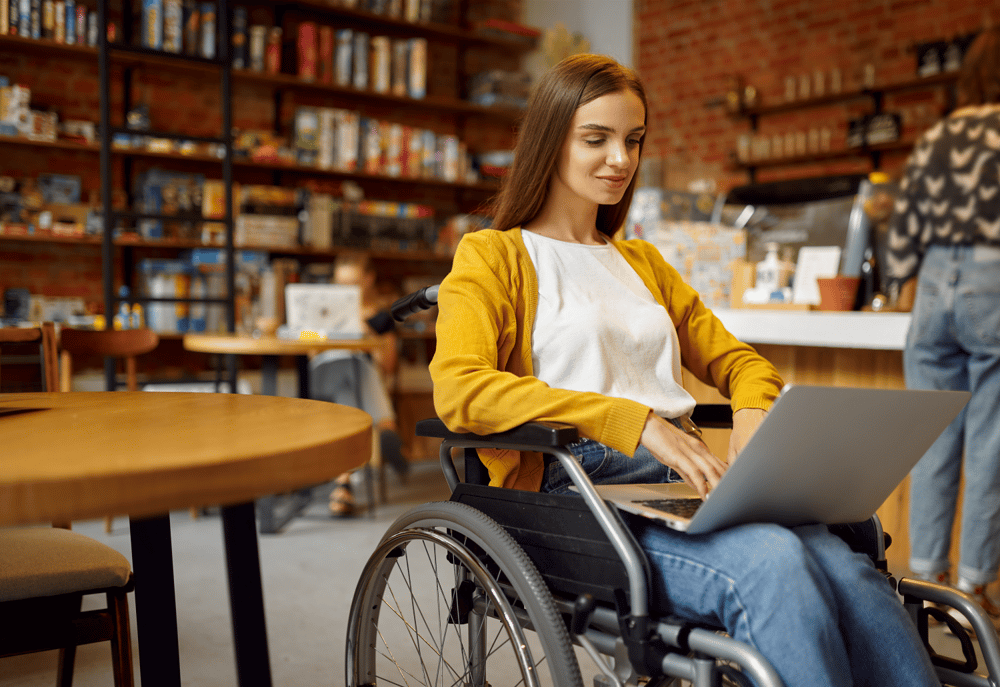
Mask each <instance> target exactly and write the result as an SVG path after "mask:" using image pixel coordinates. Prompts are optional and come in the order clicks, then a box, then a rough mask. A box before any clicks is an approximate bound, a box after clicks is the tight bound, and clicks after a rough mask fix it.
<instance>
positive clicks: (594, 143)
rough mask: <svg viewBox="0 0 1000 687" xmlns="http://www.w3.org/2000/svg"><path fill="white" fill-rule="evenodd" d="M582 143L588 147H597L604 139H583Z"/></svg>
mask: <svg viewBox="0 0 1000 687" xmlns="http://www.w3.org/2000/svg"><path fill="white" fill-rule="evenodd" d="M583 142H584V143H586V144H587V145H589V146H599V145H601V144H602V143H604V139H603V138H587V139H584V141H583Z"/></svg>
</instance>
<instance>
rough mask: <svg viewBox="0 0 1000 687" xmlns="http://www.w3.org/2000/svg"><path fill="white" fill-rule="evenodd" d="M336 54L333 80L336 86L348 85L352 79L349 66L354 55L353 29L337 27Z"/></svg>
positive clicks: (351, 64) (350, 66)
mask: <svg viewBox="0 0 1000 687" xmlns="http://www.w3.org/2000/svg"><path fill="white" fill-rule="evenodd" d="M336 41H337V47H336V54H335V56H334V65H333V82H334V83H335V84H337V85H338V86H350V85H351V81H352V74H351V68H352V66H353V55H354V31H352V30H351V29H337V34H336Z"/></svg>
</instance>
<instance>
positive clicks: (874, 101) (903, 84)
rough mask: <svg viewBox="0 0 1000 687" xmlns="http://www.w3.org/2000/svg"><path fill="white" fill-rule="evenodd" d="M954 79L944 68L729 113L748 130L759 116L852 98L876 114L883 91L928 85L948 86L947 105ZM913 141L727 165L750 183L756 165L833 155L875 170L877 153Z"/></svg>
mask: <svg viewBox="0 0 1000 687" xmlns="http://www.w3.org/2000/svg"><path fill="white" fill-rule="evenodd" d="M957 80H958V74H957V72H944V73H941V74H935V75H934V76H927V77H915V78H913V79H907V80H904V81H898V82H895V83H889V84H883V85H880V86H878V87H875V88H864V89H859V90H851V91H842V92H840V93H829V94H826V95H823V96H820V97H816V98H804V99H802V100H792V101H788V102H781V103H775V104H772V105H758V106H756V107H747V108H743V109H741V110H739V111H738V112H735V113H733V115H732V116H734V117H740V118H745V119H747V120H749V122H750V128H751V130H753V131H756V130H757V126H758V124H759V120H760V118H761V117H771V116H775V115H781V114H786V113H790V112H800V111H802V110H809V109H818V108H823V107H830V106H842V105H846V104H848V103H852V102H856V101H864V100H868V101H870V102H871V114H879V113H881V112H882V111H883V105H884V100H885V96H886V95H889V94H894V93H901V92H904V91H914V90H922V89H931V88H949V89H952V93H951V97H950V99H949V106H948V109H951V107H953V106H954V95H953V89H954V86H955V84H956V82H957ZM913 144H914V142H913V141H893V142H891V143H884V144H879V145H870V146H861V147H857V148H842V149H837V150H825V151H820V152H814V153H809V154H806V155H784V156H781V157H772V158H765V159H760V160H748V161H737V162H734V163H733V164H732V165H731V168H732V169H741V170H744V171H746V172H748V173H749V175H750V181H751V183H753V182H754V181H755V180H756V171H757V170H758V169H765V168H777V167H785V166H792V165H802V164H810V163H814V162H823V161H827V160H836V159H849V158H857V159H863V158H867V159H869V160H870V161H871V164H872V168H873V169H876V170H877V169H879V167H880V165H881V156H882V154H883V153H889V152H897V151H902V150H909V149H911V148H912V147H913ZM733 158H734V159H737V156H736V155H735V154H734V155H733Z"/></svg>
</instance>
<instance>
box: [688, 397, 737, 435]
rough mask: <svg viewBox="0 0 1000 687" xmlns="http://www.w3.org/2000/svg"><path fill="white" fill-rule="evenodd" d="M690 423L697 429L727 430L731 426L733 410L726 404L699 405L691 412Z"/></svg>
mask: <svg viewBox="0 0 1000 687" xmlns="http://www.w3.org/2000/svg"><path fill="white" fill-rule="evenodd" d="M691 421H692V422H694V423H695V424H696V425H698V426H699V427H713V428H724V429H728V428H731V427H732V426H733V409H732V408H731V407H730V406H729V404H727V403H699V404H698V405H696V406H695V407H694V410H692V411H691Z"/></svg>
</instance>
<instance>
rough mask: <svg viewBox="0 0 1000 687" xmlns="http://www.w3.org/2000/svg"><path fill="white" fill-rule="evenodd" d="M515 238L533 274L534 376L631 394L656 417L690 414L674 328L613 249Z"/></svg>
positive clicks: (527, 235)
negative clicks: (535, 302) (521, 244)
mask: <svg viewBox="0 0 1000 687" xmlns="http://www.w3.org/2000/svg"><path fill="white" fill-rule="evenodd" d="M521 235H522V236H523V237H524V245H525V246H526V247H527V249H528V255H529V256H530V257H531V261H532V263H534V266H535V273H536V274H537V276H538V312H537V314H536V316H535V323H534V328H533V330H532V338H531V340H532V344H531V350H532V365H533V366H534V370H535V376H536V377H538V378H539V379H541V380H542V381H543V382H545V383H547V384H548V385H549V386H551V387H553V388H558V389H571V390H573V391H592V392H597V393H599V394H603V395H605V396H612V397H615V398H627V399H631V400H633V401H636V402H638V403H642V404H644V405H647V406H649V407H650V408H652V409H653V412H654V413H656V414H657V415H660V416H662V417H668V418H671V417H679V416H681V415H686V414H688V413H690V412H691V410H692V409H693V408H694V406H695V400H694V398H692V397H691V394H689V393H688V392H687V391H685V390H684V388H683V387H682V386H681V357H680V345H679V342H678V340H677V332H676V330H675V329H674V327H673V323H672V322H671V321H670V316H669V314H668V313H667V311H666V309H664V308H663V307H662V306H661V305H660V304H659V303H657V302H656V299H655V298H653V294H651V293H650V292H649V289H648V288H646V285H645V284H644V283H643V281H642V279H641V278H640V277H639V275H638V274H636V272H635V270H634V269H632V266H631V265H629V264H628V262H627V261H626V260H625V258H624V257H622V255H621V253H619V252H618V250H617V249H616V248H615V247H614V246H612V245H610V244H605V245H603V246H591V245H585V244H579V243H568V242H565V241H559V240H556V239H551V238H548V237H545V236H540V235H538V234H536V233H534V232H531V231H522V232H521Z"/></svg>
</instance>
